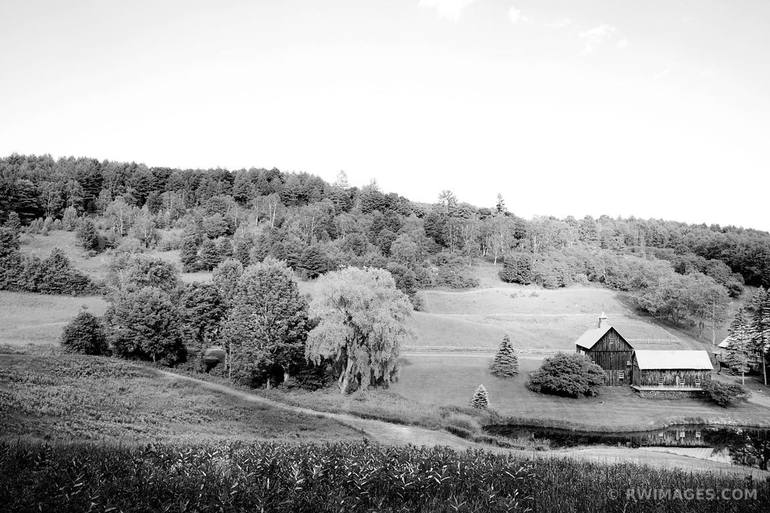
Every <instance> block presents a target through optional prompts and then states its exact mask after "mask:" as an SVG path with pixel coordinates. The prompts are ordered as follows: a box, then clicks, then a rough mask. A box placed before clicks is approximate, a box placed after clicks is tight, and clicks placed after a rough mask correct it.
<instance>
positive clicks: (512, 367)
mask: <svg viewBox="0 0 770 513" xmlns="http://www.w3.org/2000/svg"><path fill="white" fill-rule="evenodd" d="M490 370H491V371H492V374H494V375H495V376H498V377H501V378H510V377H513V376H515V375H516V374H518V373H519V359H518V357H517V356H516V352H515V351H514V349H513V345H512V344H511V339H510V338H509V337H508V335H505V336H504V337H503V340H502V342H500V349H498V350H497V354H496V355H495V359H494V360H493V361H492V365H491V366H490Z"/></svg>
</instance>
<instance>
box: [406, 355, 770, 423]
mask: <svg viewBox="0 0 770 513" xmlns="http://www.w3.org/2000/svg"><path fill="white" fill-rule="evenodd" d="M490 361H491V356H488V355H483V354H475V353H467V354H464V353H446V354H431V353H418V354H407V355H405V356H404V358H403V359H402V365H403V367H402V371H401V375H400V378H399V381H398V383H396V384H395V385H394V386H393V388H392V390H393V392H395V393H398V394H400V395H402V396H403V397H405V398H406V399H407V400H409V401H410V402H416V403H422V404H424V405H426V407H428V405H434V404H440V405H444V406H455V407H462V406H467V405H468V404H469V402H470V399H471V397H472V396H473V392H474V390H475V389H476V387H477V386H478V385H479V384H482V383H483V384H484V386H485V387H486V388H487V390H488V392H489V399H490V403H491V407H492V408H493V409H494V410H495V411H496V412H497V413H499V414H500V415H501V416H502V417H504V419H502V421H506V418H507V419H508V421H516V422H521V423H527V422H532V423H546V424H550V425H565V426H578V425H580V426H584V427H588V428H590V429H594V430H623V429H625V430H633V429H651V428H654V427H659V426H662V425H666V424H670V423H686V422H699V421H705V422H718V423H735V424H747V425H764V426H770V410H769V409H767V408H762V407H760V406H758V405H756V404H743V405H740V406H736V407H731V408H729V409H725V408H721V407H719V406H716V405H714V404H712V403H709V402H707V401H705V400H699V399H686V398H683V399H668V400H664V399H642V398H640V397H639V396H637V395H636V393H635V392H633V390H631V388H629V387H605V388H603V389H602V391H601V394H600V395H599V396H598V397H592V398H584V399H571V398H563V397H555V396H549V395H544V394H537V393H534V392H531V391H530V390H528V389H527V387H526V379H527V374H528V373H529V372H532V371H533V370H535V369H536V368H537V367H539V366H540V363H541V361H540V360H539V359H536V358H521V359H520V360H519V366H520V374H519V376H517V377H515V378H513V379H501V378H497V377H495V376H492V375H491V374H490V373H489V370H488V365H489V363H490Z"/></svg>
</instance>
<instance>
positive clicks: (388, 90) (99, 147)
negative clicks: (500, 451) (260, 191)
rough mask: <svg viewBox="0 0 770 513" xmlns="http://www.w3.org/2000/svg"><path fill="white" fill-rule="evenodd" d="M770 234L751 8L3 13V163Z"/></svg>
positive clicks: (766, 106) (769, 150)
mask: <svg viewBox="0 0 770 513" xmlns="http://www.w3.org/2000/svg"><path fill="white" fill-rule="evenodd" d="M14 152H16V153H35V154H45V153H47V154H51V155H53V156H54V157H60V156H69V155H74V156H89V157H95V158H98V159H110V160H119V161H136V162H144V163H146V164H147V165H150V166H172V167H183V168H207V167H227V168H231V169H237V168H244V167H246V168H247V167H268V168H269V167H278V168H279V169H281V170H285V171H307V172H309V173H313V174H317V175H319V176H321V177H323V178H325V179H327V180H329V181H333V180H334V179H335V177H336V175H337V173H338V172H339V171H340V170H344V171H345V172H346V173H347V175H348V179H349V181H350V183H351V184H353V185H359V186H360V185H365V184H368V183H370V182H371V181H372V180H376V181H377V183H378V184H379V186H380V188H381V189H382V190H384V191H386V192H397V193H399V194H402V195H404V196H406V197H408V198H410V199H412V200H415V201H424V202H435V201H436V200H437V198H438V195H439V193H440V192H441V190H444V189H449V190H452V191H454V192H455V194H456V195H457V197H458V198H459V199H460V200H461V201H467V202H469V203H472V204H475V205H478V206H489V207H491V206H493V205H494V204H495V198H496V196H497V194H498V193H501V194H502V195H503V197H504V198H505V200H506V204H507V206H508V208H509V209H510V210H511V211H512V212H514V213H516V214H517V215H521V216H525V217H530V216H533V215H554V216H559V217H564V216H567V215H574V216H576V217H582V216H584V215H587V214H588V215H594V216H598V215H602V214H607V215H610V216H618V215H620V216H632V215H633V216H637V217H643V218H648V217H654V218H664V219H673V220H678V221H685V222H693V223H701V222H705V223H709V224H710V223H719V224H722V225H729V224H732V225H738V226H746V227H753V228H759V229H764V230H770V207H768V196H769V193H768V191H770V188H768V185H770V178H768V175H770V165H769V163H770V2H768V1H767V0H644V1H642V0H634V1H631V0H528V1H527V0H387V1H386V0H380V1H375V0H324V1H323V2H319V1H317V0H251V1H247V0H243V1H236V0H217V1H213V0H212V1H200V0H165V1H144V0H132V1H131V2H126V1H115V0H91V1H81V0H70V1H67V2H60V1H37V0H22V1H18V0H0V155H8V154H11V153H14Z"/></svg>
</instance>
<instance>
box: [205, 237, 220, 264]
mask: <svg viewBox="0 0 770 513" xmlns="http://www.w3.org/2000/svg"><path fill="white" fill-rule="evenodd" d="M221 261H222V259H221V258H220V256H219V251H217V245H216V244H215V243H214V241H213V240H211V239H206V240H205V241H203V244H202V245H201V253H200V264H201V268H203V269H204V270H206V271H211V270H212V269H214V268H215V267H216V266H217V265H219V262H221Z"/></svg>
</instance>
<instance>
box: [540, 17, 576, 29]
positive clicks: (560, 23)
mask: <svg viewBox="0 0 770 513" xmlns="http://www.w3.org/2000/svg"><path fill="white" fill-rule="evenodd" d="M571 25H572V20H571V19H570V18H561V19H559V20H556V21H552V22H549V23H546V24H545V26H546V27H548V28H552V29H564V28H567V27H569V26H571Z"/></svg>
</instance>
